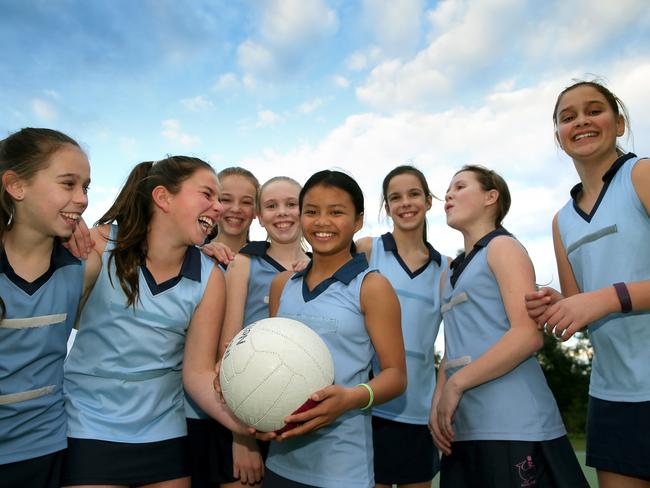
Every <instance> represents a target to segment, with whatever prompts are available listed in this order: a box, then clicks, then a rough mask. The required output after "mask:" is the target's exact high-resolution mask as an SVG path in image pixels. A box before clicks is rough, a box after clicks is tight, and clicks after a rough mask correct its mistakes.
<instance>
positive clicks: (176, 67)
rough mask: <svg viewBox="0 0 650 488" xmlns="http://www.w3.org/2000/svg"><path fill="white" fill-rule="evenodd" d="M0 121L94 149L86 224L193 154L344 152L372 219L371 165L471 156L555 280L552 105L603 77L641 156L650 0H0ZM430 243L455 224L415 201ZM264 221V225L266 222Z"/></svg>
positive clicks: (436, 180) (557, 199)
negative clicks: (144, 176)
mask: <svg viewBox="0 0 650 488" xmlns="http://www.w3.org/2000/svg"><path fill="white" fill-rule="evenodd" d="M0 9H1V10H0V11H1V12H2V15H1V16H0V45H1V46H2V49H1V50H0V72H1V73H2V76H0V134H2V135H5V134H8V133H9V132H12V131H14V130H17V129H19V128H21V127H25V126H41V127H43V126H44V127H52V128H56V129H59V130H62V131H64V132H66V133H68V134H70V135H71V136H73V137H74V138H75V139H77V140H78V141H80V142H81V143H82V144H83V146H84V147H85V149H86V150H87V152H88V154H89V157H90V161H91V166H92V180H93V181H92V185H91V191H90V200H91V203H90V207H89V210H88V211H87V220H88V221H89V222H92V221H94V220H95V219H96V218H97V217H99V216H100V215H101V213H102V212H103V211H104V210H106V209H107V207H108V205H109V204H110V202H111V200H112V198H113V197H114V195H115V192H116V189H117V188H118V187H119V186H120V185H121V184H122V182H123V181H124V179H125V178H126V175H127V174H128V172H129V170H130V168H131V167H132V166H133V165H134V164H136V163H137V162H139V161H142V160H152V159H154V160H155V159H160V158H162V157H164V156H165V155H166V154H190V155H194V156H198V157H202V158H204V159H206V160H208V161H210V162H211V163H212V164H213V166H215V168H217V169H220V168H223V167H225V166H230V165H232V164H237V165H241V166H244V167H247V168H248V169H250V170H251V171H253V172H254V173H255V174H257V175H258V177H259V179H260V180H265V179H267V178H269V177H271V176H274V175H280V174H286V175H291V176H293V177H295V178H296V179H298V180H300V181H304V180H305V179H306V178H307V177H308V176H309V175H310V174H311V173H313V172H314V171H317V170H320V169H323V168H327V167H340V168H344V169H346V170H347V171H349V172H350V173H352V174H353V175H354V176H355V177H356V178H357V179H358V181H359V182H360V184H361V186H362V188H363V189H364V191H365V193H366V198H367V202H368V204H367V205H368V211H367V213H366V227H365V228H364V230H363V231H362V232H361V234H360V235H368V234H377V233H380V232H383V231H385V229H386V228H387V222H386V221H385V219H382V218H378V202H379V189H380V185H381V179H382V177H383V176H384V175H385V174H386V173H387V172H388V171H389V170H390V169H391V168H392V167H393V166H395V165H397V164H401V163H405V162H410V163H412V164H415V165H416V166H418V167H419V168H420V169H422V170H423V171H424V172H425V174H426V175H427V176H428V178H429V182H430V185H431V187H432V189H433V191H434V192H435V193H436V194H437V195H439V196H442V195H444V191H445V189H446V186H447V183H448V182H449V180H450V178H451V176H452V174H453V172H454V170H455V169H457V168H459V167H460V166H462V165H463V164H465V163H470V162H472V163H475V162H478V163H483V164H485V165H487V166H489V167H492V168H494V169H496V170H498V171H500V172H501V173H502V174H503V176H504V177H505V178H506V179H507V181H508V182H509V184H510V186H511V190H512V193H513V207H512V210H511V213H510V215H509V217H508V218H507V219H506V221H505V224H506V227H508V228H509V230H511V231H512V232H514V233H515V234H516V235H517V236H518V237H519V238H520V239H521V240H522V241H523V243H524V245H526V247H527V248H528V249H529V251H530V253H531V255H532V257H533V260H534V261H535V264H536V268H537V273H538V281H540V282H549V281H555V280H556V276H557V273H556V272H555V270H554V267H555V264H554V260H553V256H552V245H551V242H550V222H551V219H552V216H553V213H554V212H555V211H557V209H558V208H559V207H560V206H561V205H562V204H563V203H564V201H565V200H566V198H567V196H568V189H569V188H570V187H571V186H572V184H573V183H575V180H576V175H575V172H574V170H573V168H572V165H571V162H570V161H569V160H568V158H567V157H566V156H565V155H564V154H563V153H562V152H561V151H560V150H559V149H558V148H557V147H556V146H555V145H554V140H553V127H552V122H551V112H552V108H553V104H554V102H555V97H556V95H557V93H558V92H559V91H560V90H561V89H562V88H563V87H564V86H566V85H567V84H569V83H570V82H571V80H572V79H573V78H591V77H593V76H594V75H598V76H601V77H604V78H605V79H606V80H607V83H608V86H609V87H610V88H612V90H613V91H614V92H615V93H617V94H618V95H619V96H620V97H621V98H622V99H623V100H624V101H625V103H626V104H627V105H628V108H629V110H630V114H631V120H632V129H633V133H634V135H635V137H634V139H629V140H628V139H626V138H623V140H622V141H621V143H622V145H623V146H624V147H626V148H629V149H634V150H635V151H636V152H637V153H638V154H643V155H649V154H650V143H649V142H648V140H647V137H645V136H646V134H649V133H650V117H648V115H647V114H648V113H650V97H649V96H648V86H649V80H650V54H649V53H650V5H649V4H648V2H647V1H646V0H617V1H616V2H613V1H610V0H591V1H587V0H557V1H556V0H548V1H543V2H539V1H535V0H530V1H524V0H481V1H471V2H470V1H466V0H457V1H453V0H447V1H440V2H435V1H424V0H359V1H343V0H327V1H326V0H259V1H253V0H250V1H199V0H196V1H181V0H176V1H168V0H158V1H144V0H110V1H109V0H104V1H100V0H93V1H87V0H84V1H81V0H79V1H72V0H70V1H63V0H58V1H55V0H51V1H45V0H43V1H34V0H21V1H18V0H0ZM429 223H430V231H429V237H430V240H431V241H432V243H433V244H434V246H435V247H436V248H438V249H439V250H440V251H441V252H443V253H447V254H455V252H456V250H457V249H458V248H459V247H461V244H462V241H461V239H460V236H459V235H457V233H455V232H454V231H451V230H449V229H448V228H447V227H446V225H445V224H444V215H443V210H442V204H441V203H438V204H436V205H434V208H433V209H432V211H431V212H430V216H429ZM261 236H262V235H261V234H258V237H261Z"/></svg>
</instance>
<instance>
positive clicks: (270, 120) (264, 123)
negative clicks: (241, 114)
mask: <svg viewBox="0 0 650 488" xmlns="http://www.w3.org/2000/svg"><path fill="white" fill-rule="evenodd" d="M281 120H282V117H280V115H278V114H276V113H275V112H273V111H272V110H260V111H259V112H257V122H256V123H255V127H269V126H271V125H275V124H277V123H278V122H280V121H281Z"/></svg>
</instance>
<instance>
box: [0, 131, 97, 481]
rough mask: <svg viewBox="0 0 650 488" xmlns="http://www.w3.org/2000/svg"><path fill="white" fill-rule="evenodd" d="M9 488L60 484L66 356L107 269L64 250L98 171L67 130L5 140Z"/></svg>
mask: <svg viewBox="0 0 650 488" xmlns="http://www.w3.org/2000/svg"><path fill="white" fill-rule="evenodd" d="M0 175H1V177H2V187H1V189H0V356H1V357H2V360H1V361H0V480H1V481H0V484H2V486H3V487H6V488H24V487H26V486H28V487H34V488H40V487H43V488H45V487H52V488H58V487H59V486H60V476H61V466H62V462H63V453H64V450H65V448H66V445H67V438H66V417H65V411H64V404H63V360H64V359H65V355H66V343H67V340H68V336H69V335H70V331H71V330H72V325H73V324H74V321H75V318H76V315H77V307H78V305H79V301H80V299H81V296H82V292H86V291H87V290H88V288H89V286H90V285H91V284H92V282H93V280H94V277H95V276H96V274H97V272H98V270H99V259H98V257H97V256H96V255H95V256H91V257H90V259H89V260H88V262H82V261H80V260H78V259H76V258H75V257H73V256H72V254H70V253H69V252H68V251H67V250H66V249H64V248H63V246H62V245H61V242H60V239H67V238H69V237H70V236H71V235H72V233H73V231H74V230H75V228H76V226H77V223H78V221H79V220H80V219H81V214H82V213H83V211H84V210H85V209H86V207H87V206H88V197H87V195H86V193H87V190H88V185H89V184H90V165H89V164H88V159H87V158H86V155H85V154H84V152H83V151H82V150H81V149H80V148H79V145H78V144H77V143H76V142H75V141H74V140H73V139H71V138H70V137H68V136H66V135H65V134H62V133H61V132H58V131H54V130H50V129H34V128H26V129H22V130H20V131H18V132H15V133H14V134H12V135H10V136H9V137H7V138H6V139H4V140H2V141H0Z"/></svg>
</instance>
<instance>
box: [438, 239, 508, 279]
mask: <svg viewBox="0 0 650 488" xmlns="http://www.w3.org/2000/svg"><path fill="white" fill-rule="evenodd" d="M498 236H511V237H512V234H511V233H510V232H508V231H507V230H505V229H504V228H503V227H499V228H497V229H494V230H493V231H492V232H489V233H487V234H485V235H484V236H483V237H481V238H480V239H479V240H478V241H476V244H474V247H473V248H472V250H471V251H470V252H469V254H468V255H467V258H466V257H465V253H464V252H462V253H460V254H459V255H458V256H456V259H454V260H453V261H452V262H451V265H450V266H449V267H450V268H451V276H450V277H449V279H450V281H451V286H452V287H455V286H456V282H457V281H458V278H460V275H461V273H462V272H463V270H464V269H465V268H466V267H467V265H468V264H469V263H470V261H471V260H472V259H473V258H474V256H476V253H477V252H479V251H480V250H481V249H483V248H484V247H486V246H487V245H488V244H489V243H490V241H491V240H492V239H494V238H495V237H498Z"/></svg>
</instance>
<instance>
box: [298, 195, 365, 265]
mask: <svg viewBox="0 0 650 488" xmlns="http://www.w3.org/2000/svg"><path fill="white" fill-rule="evenodd" d="M300 224H301V227H302V232H303V235H304V236H305V239H307V242H309V244H310V245H311V247H312V251H313V252H314V254H320V255H335V254H339V253H349V252H350V245H351V243H352V239H353V237H354V234H355V232H357V231H358V230H359V229H361V226H362V225H363V215H357V211H356V209H355V207H354V203H353V202H352V198H351V197H350V195H349V194H348V193H347V192H345V191H343V190H341V189H339V188H335V187H332V186H323V185H316V186H314V187H312V188H311V189H309V190H308V191H307V193H306V194H305V195H304V197H303V202H302V213H301V215H300Z"/></svg>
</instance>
